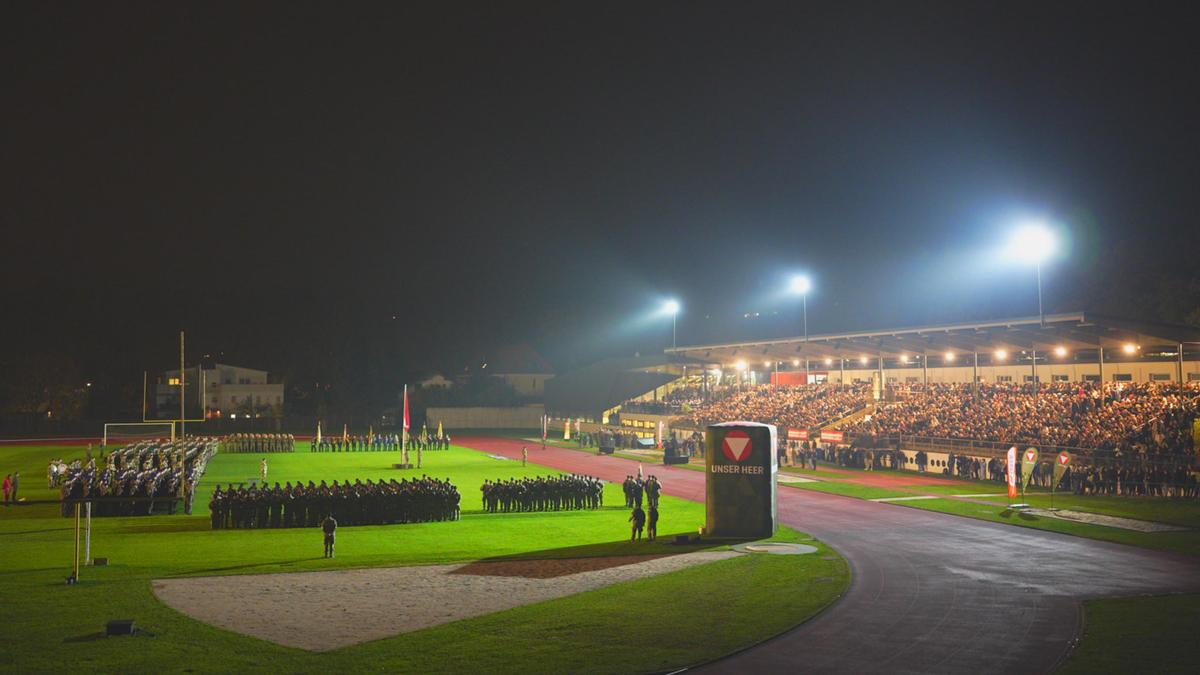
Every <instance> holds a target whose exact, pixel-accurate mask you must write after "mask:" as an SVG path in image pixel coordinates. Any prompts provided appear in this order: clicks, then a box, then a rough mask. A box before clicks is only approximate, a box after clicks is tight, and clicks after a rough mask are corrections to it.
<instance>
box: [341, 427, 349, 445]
mask: <svg viewBox="0 0 1200 675" xmlns="http://www.w3.org/2000/svg"><path fill="white" fill-rule="evenodd" d="M348 440H350V425H348V424H343V425H342V442H343V443H345V442H346V441H348Z"/></svg>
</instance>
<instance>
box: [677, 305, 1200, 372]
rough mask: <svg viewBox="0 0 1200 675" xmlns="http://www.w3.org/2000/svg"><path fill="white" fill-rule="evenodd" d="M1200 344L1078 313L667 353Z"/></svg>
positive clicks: (1162, 327)
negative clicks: (1043, 317) (1043, 318)
mask: <svg viewBox="0 0 1200 675" xmlns="http://www.w3.org/2000/svg"><path fill="white" fill-rule="evenodd" d="M1188 343H1200V329H1196V328H1192V327H1188V326H1175V325H1171V324H1160V323H1153V322H1146V321H1135V320H1128V319H1118V318H1114V317H1108V316H1102V315H1099V314H1092V313H1090V312H1088V313H1084V312H1075V313H1066V314H1048V315H1046V317H1045V323H1044V324H1043V322H1042V320H1041V319H1040V318H1039V317H1037V316H1025V317H1016V318H1010V319H995V320H991V321H982V322H973V323H956V324H941V325H933V326H915V327H911V328H889V329H886V330H877V331H866V332H857V333H840V334H823V335H810V336H808V339H807V340H805V338H804V337H791V338H778V339H774V340H758V341H754V342H735V343H726V344H711V345H695V346H682V347H678V348H672V349H667V350H666V353H667V354H670V355H674V356H677V357H685V358H687V359H689V360H695V361H698V362H702V363H706V364H728V363H732V362H735V361H737V360H739V359H746V360H757V359H762V358H764V357H766V358H767V359H771V360H780V361H783V360H790V359H796V358H802V359H803V358H809V359H817V358H838V359H841V358H846V359H849V358H858V357H860V356H864V355H865V356H877V355H880V354H882V355H883V356H884V357H885V358H886V357H898V356H903V355H909V354H928V353H944V352H946V351H953V352H958V353H972V352H986V351H993V350H997V349H1007V350H1015V351H1020V350H1038V351H1050V350H1053V349H1055V348H1056V347H1066V348H1067V349H1070V350H1072V351H1078V350H1088V349H1096V348H1098V347H1104V348H1105V349H1114V348H1120V347H1122V346H1123V345H1126V344H1134V345H1138V346H1147V345H1178V344H1188Z"/></svg>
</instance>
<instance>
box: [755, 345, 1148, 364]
mask: <svg viewBox="0 0 1200 675" xmlns="http://www.w3.org/2000/svg"><path fill="white" fill-rule="evenodd" d="M1139 349H1141V347H1139V346H1137V345H1135V344H1125V345H1123V346H1122V347H1121V350H1122V351H1124V352H1125V353H1126V354H1136V353H1137V351H1138V350H1139ZM1021 353H1022V354H1024V353H1025V352H1021ZM1068 353H1069V352H1068V351H1067V348H1066V347H1062V346H1059V347H1055V348H1054V355H1055V356H1057V357H1059V358H1065V357H1066V356H1067V354H1068ZM957 356H958V355H957V354H955V353H954V352H946V353H945V354H943V357H944V358H945V360H946V361H953V360H954V359H955V358H957ZM993 356H995V357H996V359H997V360H999V361H1003V360H1005V359H1007V358H1008V352H1007V351H1005V350H1003V349H997V350H996V351H995V352H993ZM914 358H916V359H920V358H921V357H920V356H916V357H914ZM842 360H843V361H845V359H842ZM870 360H871V357H869V356H862V357H860V358H859V359H858V362H859V363H861V364H862V365H864V366H865V365H867V363H869V362H870ZM908 360H909V359H908V355H907V354H901V355H900V363H908ZM776 363H783V362H782V361H779V362H775V361H763V367H764V368H770V367H771V366H773V365H776ZM825 365H827V366H831V365H833V359H825ZM792 366H793V367H799V366H800V359H792ZM733 367H734V368H736V369H737V370H746V368H748V367H749V366H748V364H747V363H746V362H745V361H738V362H737V363H735V364H733Z"/></svg>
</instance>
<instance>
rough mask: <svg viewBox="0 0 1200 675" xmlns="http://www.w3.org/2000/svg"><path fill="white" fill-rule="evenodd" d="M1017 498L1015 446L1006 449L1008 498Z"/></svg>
mask: <svg viewBox="0 0 1200 675" xmlns="http://www.w3.org/2000/svg"><path fill="white" fill-rule="evenodd" d="M1016 496H1017V446H1015V445H1014V446H1012V447H1011V448H1009V449H1008V498H1009V499H1014V498H1015V497H1016Z"/></svg>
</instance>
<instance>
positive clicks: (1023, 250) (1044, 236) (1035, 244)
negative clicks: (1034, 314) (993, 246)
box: [1008, 222, 1057, 327]
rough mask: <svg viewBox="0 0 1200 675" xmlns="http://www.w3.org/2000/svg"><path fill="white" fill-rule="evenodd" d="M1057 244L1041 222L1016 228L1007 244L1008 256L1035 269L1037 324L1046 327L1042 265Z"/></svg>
mask: <svg viewBox="0 0 1200 675" xmlns="http://www.w3.org/2000/svg"><path fill="white" fill-rule="evenodd" d="M1056 248H1057V242H1056V241H1055V238H1054V233H1053V232H1052V231H1051V230H1050V228H1049V227H1047V226H1046V225H1045V224H1044V223H1041V222H1030V223H1026V224H1024V225H1022V226H1020V227H1018V228H1017V230H1016V232H1014V233H1013V238H1012V241H1011V242H1009V251H1008V252H1009V256H1010V257H1013V258H1016V259H1018V260H1021V261H1024V262H1027V263H1033V264H1034V267H1035V268H1036V269H1037V292H1038V323H1039V324H1040V325H1041V326H1042V327H1045V326H1046V312H1045V310H1044V309H1043V307H1042V263H1043V262H1045V261H1046V260H1048V259H1049V258H1050V256H1051V255H1053V254H1054V251H1055V249H1056Z"/></svg>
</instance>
